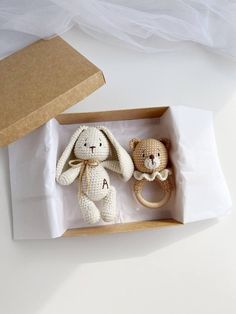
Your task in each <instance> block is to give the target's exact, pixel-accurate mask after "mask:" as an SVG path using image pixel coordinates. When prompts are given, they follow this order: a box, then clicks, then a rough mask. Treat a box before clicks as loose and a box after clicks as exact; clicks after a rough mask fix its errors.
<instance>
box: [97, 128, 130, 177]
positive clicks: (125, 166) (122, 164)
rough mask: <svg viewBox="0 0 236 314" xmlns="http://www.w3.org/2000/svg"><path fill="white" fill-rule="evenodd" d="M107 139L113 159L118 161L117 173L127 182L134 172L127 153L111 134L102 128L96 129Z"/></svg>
mask: <svg viewBox="0 0 236 314" xmlns="http://www.w3.org/2000/svg"><path fill="white" fill-rule="evenodd" d="M98 129H99V130H100V131H102V132H103V133H104V134H105V135H106V137H107V138H108V140H109V142H110V144H111V146H112V149H113V151H114V155H115V156H114V159H115V160H117V161H118V168H119V173H120V174H121V177H122V179H123V180H124V181H128V180H129V179H130V178H131V177H132V175H133V171H134V165H133V161H132V159H131V157H130V155H129V154H128V153H127V151H126V150H125V149H124V148H123V147H122V146H121V145H120V144H119V143H118V141H117V140H116V139H115V137H114V136H113V134H112V133H111V132H110V131H109V130H108V129H107V128H106V127H104V126H101V127H98Z"/></svg>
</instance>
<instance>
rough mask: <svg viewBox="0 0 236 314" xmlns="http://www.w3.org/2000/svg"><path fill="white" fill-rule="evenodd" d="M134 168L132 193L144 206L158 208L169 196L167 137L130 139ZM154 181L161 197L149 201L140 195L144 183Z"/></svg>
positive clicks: (170, 187) (170, 188)
mask: <svg viewBox="0 0 236 314" xmlns="http://www.w3.org/2000/svg"><path fill="white" fill-rule="evenodd" d="M129 144H130V148H131V149H132V156H133V161H134V165H135V168H136V170H135V171H134V178H135V179H136V181H135V184H134V193H135V196H136V198H137V200H138V201H139V202H140V203H141V204H142V205H143V206H145V207H149V208H159V207H162V206H164V205H165V204H166V203H167V202H168V200H169V199H170V196H171V191H172V188H173V186H172V182H171V180H170V177H169V176H170V175H171V170H170V169H168V168H167V164H168V148H169V141H168V140H167V139H160V140H156V139H152V138H149V139H144V140H140V139H132V140H131V141H130V143H129ZM147 181H156V182H157V183H158V184H159V185H160V188H161V189H162V190H163V197H162V198H161V200H159V201H157V202H149V201H147V200H145V199H144V198H143V196H142V190H143V187H144V184H145V183H146V182H147Z"/></svg>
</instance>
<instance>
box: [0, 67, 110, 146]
mask: <svg viewBox="0 0 236 314" xmlns="http://www.w3.org/2000/svg"><path fill="white" fill-rule="evenodd" d="M104 83H105V78H104V75H103V73H102V71H101V70H99V71H98V72H97V73H95V74H94V75H92V76H90V77H89V78H88V79H86V80H85V81H83V82H82V83H80V84H78V85H77V86H75V87H73V88H72V89H71V90H68V91H67V92H66V93H64V94H62V95H60V96H58V97H57V98H55V99H53V100H52V101H51V102H49V103H47V104H45V105H44V106H43V107H41V108H40V109H38V110H37V111H34V112H31V113H30V114H29V115H27V116H26V117H24V118H22V119H20V120H18V121H16V123H14V124H12V125H10V126H9V127H8V128H5V129H4V130H2V131H1V132H0V147H1V146H5V145H8V144H9V143H11V142H14V141H16V140H17V139H19V138H21V137H22V136H24V135H26V134H28V133H30V132H32V131H33V130H35V129H37V128H38V127H40V126H41V125H43V124H44V123H46V122H47V121H49V120H50V119H52V118H53V117H55V116H57V115H58V114H60V113H61V112H63V111H64V110H66V109H67V108H68V107H70V106H73V105H74V104H76V103H77V102H79V101H81V100H83V99H84V98H86V97H87V96H88V94H91V93H92V92H94V91H95V90H97V89H98V88H99V87H101V86H103V84H104Z"/></svg>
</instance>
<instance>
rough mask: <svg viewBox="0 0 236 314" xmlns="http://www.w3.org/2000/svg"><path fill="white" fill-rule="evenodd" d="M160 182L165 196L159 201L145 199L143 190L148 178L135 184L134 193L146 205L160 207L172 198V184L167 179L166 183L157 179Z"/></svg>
mask: <svg viewBox="0 0 236 314" xmlns="http://www.w3.org/2000/svg"><path fill="white" fill-rule="evenodd" d="M156 181H157V182H158V183H159V184H160V187H161V189H162V190H163V192H164V196H163V198H162V199H161V200H160V201H158V202H149V201H147V200H145V199H144V198H143V196H142V190H143V187H144V185H145V184H146V182H147V181H146V180H141V181H136V182H135V184H134V193H135V196H136V198H137V200H138V201H139V202H140V203H141V204H142V205H143V206H145V207H149V208H160V207H162V206H164V205H165V204H166V203H167V202H168V201H169V199H170V196H171V185H170V183H169V180H166V181H165V184H162V183H161V182H160V181H159V180H156Z"/></svg>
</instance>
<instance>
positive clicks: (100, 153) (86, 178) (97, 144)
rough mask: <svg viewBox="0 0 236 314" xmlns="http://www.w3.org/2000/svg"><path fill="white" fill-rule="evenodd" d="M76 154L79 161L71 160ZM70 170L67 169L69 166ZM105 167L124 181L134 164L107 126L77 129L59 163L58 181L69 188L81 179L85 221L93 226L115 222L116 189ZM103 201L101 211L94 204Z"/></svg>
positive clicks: (130, 173)
mask: <svg viewBox="0 0 236 314" xmlns="http://www.w3.org/2000/svg"><path fill="white" fill-rule="evenodd" d="M72 153H74V156H75V157H76V159H72V158H71V157H72V156H71V154H72ZM68 166H69V169H65V168H66V167H67V168H68ZM105 168H107V169H109V170H111V171H114V172H116V173H118V174H120V175H121V177H122V178H123V180H124V181H127V180H129V179H130V177H131V176H132V173H133V169H134V166H133V162H132V159H131V158H130V156H129V154H128V153H127V152H126V151H125V149H124V148H123V147H122V146H121V145H120V144H119V143H118V142H117V140H116V139H115V138H114V136H113V135H112V134H111V133H110V131H109V130H108V129H106V128H105V127H99V128H96V127H87V126H83V127H80V128H79V129H77V130H76V132H75V133H74V134H73V136H72V137H71V139H70V142H69V144H68V145H67V147H66V149H65V151H64V152H63V154H62V156H61V158H60V159H59V161H58V164H57V169H56V180H57V182H58V183H59V184H61V185H69V184H71V183H72V182H74V180H76V179H78V180H79V191H78V201H79V205H80V210H81V214H82V217H83V219H84V221H85V222H87V223H90V224H93V223H96V222H98V221H99V220H100V219H101V218H102V219H103V220H104V221H108V222H109V221H114V220H115V219H116V217H117V212H116V190H115V188H114V187H113V186H111V184H110V178H109V175H108V173H107V171H106V170H105ZM97 201H101V203H102V204H101V209H100V210H99V209H98V207H97V206H96V204H95V202H97Z"/></svg>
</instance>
